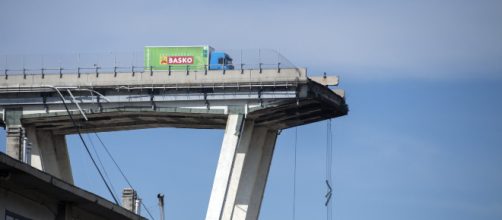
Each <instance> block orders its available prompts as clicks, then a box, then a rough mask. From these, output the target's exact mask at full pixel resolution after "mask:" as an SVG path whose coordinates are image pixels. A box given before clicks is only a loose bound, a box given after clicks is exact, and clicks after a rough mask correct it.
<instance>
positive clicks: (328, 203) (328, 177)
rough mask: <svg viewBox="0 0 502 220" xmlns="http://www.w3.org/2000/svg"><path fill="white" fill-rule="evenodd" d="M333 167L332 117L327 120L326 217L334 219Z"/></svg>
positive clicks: (328, 219)
mask: <svg viewBox="0 0 502 220" xmlns="http://www.w3.org/2000/svg"><path fill="white" fill-rule="evenodd" d="M332 168H333V133H332V131H331V119H329V120H327V122H326V187H327V192H326V195H325V198H326V202H325V203H324V205H325V206H326V219H327V220H331V219H332V212H333V206H332V204H331V198H332V196H333V188H332V185H331V183H332V182H333V180H332V176H331V172H332Z"/></svg>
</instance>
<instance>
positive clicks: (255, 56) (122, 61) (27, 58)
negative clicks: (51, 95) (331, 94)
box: [0, 49, 297, 77]
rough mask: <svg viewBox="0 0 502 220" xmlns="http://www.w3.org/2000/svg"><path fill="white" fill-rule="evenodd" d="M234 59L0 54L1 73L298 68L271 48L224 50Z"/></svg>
mask: <svg viewBox="0 0 502 220" xmlns="http://www.w3.org/2000/svg"><path fill="white" fill-rule="evenodd" d="M223 51H225V52H226V53H227V54H229V56H230V57H231V58H232V59H233V62H232V65H233V68H228V67H225V65H222V64H216V65H210V64H207V65H158V66H145V63H144V52H132V53H77V54H52V55H0V74H1V75H4V76H5V77H8V76H9V75H25V76H26V75H42V77H43V76H44V75H47V74H60V75H63V74H78V75H80V74H90V73H93V74H97V75H99V74H100V73H103V72H107V73H115V74H117V73H133V74H134V73H144V72H152V73H153V71H157V70H162V71H167V72H169V73H170V72H171V71H173V72H174V71H176V72H178V71H184V72H187V73H188V72H191V71H206V72H207V71H208V70H212V69H218V70H221V71H222V72H225V71H226V70H230V69H233V70H241V72H244V71H245V70H250V69H254V70H259V71H260V72H261V71H262V70H266V69H276V70H277V71H278V72H280V70H281V69H285V68H297V67H296V66H295V65H293V64H292V63H291V62H290V61H289V60H287V59H286V58H285V57H284V56H282V55H281V54H280V53H278V52H277V51H274V50H262V49H257V50H223Z"/></svg>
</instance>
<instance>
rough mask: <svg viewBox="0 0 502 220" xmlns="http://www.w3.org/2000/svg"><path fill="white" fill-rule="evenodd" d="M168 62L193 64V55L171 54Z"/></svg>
mask: <svg viewBox="0 0 502 220" xmlns="http://www.w3.org/2000/svg"><path fill="white" fill-rule="evenodd" d="M167 63H168V64H193V56H169V57H168V59H167Z"/></svg>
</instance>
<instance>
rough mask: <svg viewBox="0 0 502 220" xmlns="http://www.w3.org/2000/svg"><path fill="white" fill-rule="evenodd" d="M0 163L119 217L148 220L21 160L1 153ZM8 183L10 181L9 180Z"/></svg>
mask: <svg viewBox="0 0 502 220" xmlns="http://www.w3.org/2000/svg"><path fill="white" fill-rule="evenodd" d="M0 163H2V164H5V165H7V166H10V167H12V168H14V169H16V172H20V173H25V174H28V175H31V176H33V177H35V178H37V179H39V180H41V181H43V182H46V183H47V184H49V185H51V186H53V187H55V188H56V189H59V190H62V191H65V192H68V193H70V194H71V195H73V196H75V197H78V198H80V199H82V200H85V201H87V202H89V203H94V204H97V205H99V206H101V207H103V208H105V209H108V210H111V211H113V212H115V213H117V214H119V215H122V216H124V217H125V218H128V219H142V220H146V218H144V217H142V216H139V215H137V214H135V213H133V212H131V211H129V210H126V209H124V208H122V207H121V206H120V205H117V204H115V203H112V202H110V201H108V200H107V199H104V198H102V197H100V196H98V195H96V194H93V193H91V192H89V191H87V190H84V189H82V188H78V187H76V186H74V185H72V184H70V183H67V182H65V181H64V180H61V179H59V178H57V177H54V176H52V175H50V174H48V173H46V172H44V171H41V170H38V169H35V168H33V167H32V166H30V165H28V164H26V163H23V162H21V161H19V160H16V159H14V158H11V157H9V156H8V155H6V154H4V153H3V152H0ZM7 181H8V180H7Z"/></svg>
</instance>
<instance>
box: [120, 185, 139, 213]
mask: <svg viewBox="0 0 502 220" xmlns="http://www.w3.org/2000/svg"><path fill="white" fill-rule="evenodd" d="M137 199H138V195H137V194H136V191H135V190H134V189H131V188H125V189H124V190H123V191H122V207H124V208H125V209H127V210H129V211H131V212H134V213H136V200H137Z"/></svg>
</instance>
